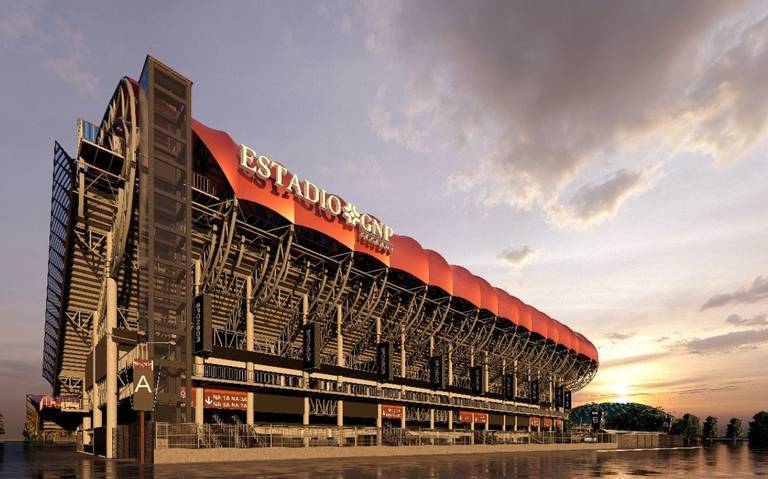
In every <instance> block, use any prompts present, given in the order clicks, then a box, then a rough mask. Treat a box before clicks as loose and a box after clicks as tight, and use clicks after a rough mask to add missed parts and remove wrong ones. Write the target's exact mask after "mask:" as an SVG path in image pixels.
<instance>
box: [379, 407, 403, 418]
mask: <svg viewBox="0 0 768 479" xmlns="http://www.w3.org/2000/svg"><path fill="white" fill-rule="evenodd" d="M403 409H404V406H397V405H394V404H382V405H381V417H383V418H384V419H402V417H403Z"/></svg>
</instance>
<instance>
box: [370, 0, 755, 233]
mask: <svg viewBox="0 0 768 479" xmlns="http://www.w3.org/2000/svg"><path fill="white" fill-rule="evenodd" d="M743 5H744V3H742V2H717V1H703V2H702V1H678V2H656V3H652V4H648V3H646V2H609V3H608V4H606V3H605V2H601V1H584V2H572V1H567V0H563V1H559V2H515V1H513V2H510V1H507V0H481V1H478V2H471V3H467V2H462V1H460V0H431V1H430V0H424V1H419V2H405V1H402V2H392V1H391V2H372V3H370V4H368V7H367V9H368V10H367V14H366V18H367V25H368V37H367V45H368V47H369V48H370V49H371V51H373V52H375V53H376V54H379V55H382V56H385V57H387V60H390V59H394V63H395V64H397V65H399V66H401V67H402V68H403V70H404V71H405V74H406V76H407V80H406V81H405V82H404V83H402V84H400V85H396V86H393V85H392V82H393V81H394V80H392V78H394V77H395V76H392V77H390V78H388V79H387V80H384V81H385V82H386V83H385V85H386V87H387V88H384V89H383V90H382V91H383V94H382V95H379V97H377V99H376V104H375V106H374V107H373V108H372V112H371V121H370V125H371V128H372V129H373V131H374V132H376V134H377V135H379V136H380V137H381V138H383V139H386V140H388V141H396V142H399V143H401V144H403V145H404V146H405V147H407V148H414V147H415V148H414V149H418V150H422V151H423V150H424V149H425V148H426V146H425V145H428V146H429V148H431V149H434V150H435V151H438V152H441V153H448V152H450V153H451V154H450V155H449V157H459V158H473V161H471V162H464V163H463V164H464V165H465V166H461V165H459V164H458V162H457V164H456V167H455V168H456V169H455V171H454V173H453V174H452V175H451V176H450V178H449V181H448V183H449V185H451V186H453V187H456V188H458V189H461V190H463V191H466V192H467V193H469V194H472V195H473V196H474V197H475V198H477V201H478V202H479V203H480V204H483V205H499V204H505V205H509V206H511V207H513V208H521V209H533V208H539V209H541V211H542V212H543V213H544V215H545V217H546V218H547V219H548V220H549V221H551V222H552V223H553V224H555V225H557V226H559V227H580V226H589V225H593V224H596V223H598V222H599V221H600V220H604V219H606V218H610V217H611V216H612V215H615V214H616V212H617V211H618V210H619V209H620V208H621V206H622V204H623V203H624V202H625V201H626V200H627V199H628V198H630V197H632V196H633V195H637V194H639V193H641V192H643V191H646V190H648V189H649V188H651V187H652V186H653V185H654V179H655V178H656V176H655V175H653V174H650V173H651V171H652V168H649V166H648V165H653V164H659V163H664V162H665V161H666V159H667V158H670V157H672V156H673V155H674V154H676V153H679V152H690V151H695V152H703V153H705V154H708V155H711V157H712V158H714V160H716V161H718V162H722V163H727V162H729V161H734V160H737V159H739V158H740V157H742V156H743V155H744V154H745V153H746V152H747V151H749V150H750V149H751V148H753V147H754V146H755V145H756V144H758V142H759V141H760V140H762V139H764V138H765V137H766V136H767V135H766V133H767V132H768V103H766V102H764V101H762V100H761V99H762V97H763V93H764V91H765V87H764V79H765V78H766V77H768V41H766V38H768V18H767V17H766V15H765V14H766V11H765V9H764V8H762V9H761V10H762V11H761V12H760V11H758V12H755V11H747V9H745V8H744V7H743ZM427 59H428V61H427ZM415 139H416V140H417V141H414V140H415ZM649 145H650V146H649ZM639 146H644V147H645V149H644V150H643V151H645V152H646V153H639V151H640V150H638V147H639ZM648 150H650V153H647V152H648ZM600 178H602V179H600ZM574 191H575V192H576V193H574V194H573V195H572V196H569V195H568V192H574Z"/></svg>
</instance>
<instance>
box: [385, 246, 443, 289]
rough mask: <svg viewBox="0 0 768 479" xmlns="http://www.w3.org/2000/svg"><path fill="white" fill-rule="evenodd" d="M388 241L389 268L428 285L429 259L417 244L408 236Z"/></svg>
mask: <svg viewBox="0 0 768 479" xmlns="http://www.w3.org/2000/svg"><path fill="white" fill-rule="evenodd" d="M389 241H390V243H392V256H391V257H390V259H389V266H390V267H391V268H395V269H399V270H400V271H405V272H406V273H408V274H410V275H411V276H414V277H415V278H417V279H419V280H421V282H423V283H424V284H429V259H428V258H427V253H426V251H424V248H422V247H421V245H420V244H419V242H418V241H416V240H415V239H413V238H411V237H409V236H401V235H394V236H392V238H390V239H389ZM446 264H447V263H446Z"/></svg>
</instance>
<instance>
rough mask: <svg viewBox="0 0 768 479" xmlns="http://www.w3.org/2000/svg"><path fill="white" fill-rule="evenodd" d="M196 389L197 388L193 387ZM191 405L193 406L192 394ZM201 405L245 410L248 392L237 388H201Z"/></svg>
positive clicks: (210, 407)
mask: <svg viewBox="0 0 768 479" xmlns="http://www.w3.org/2000/svg"><path fill="white" fill-rule="evenodd" d="M194 389H197V388H194ZM192 407H195V400H194V394H193V395H192ZM203 407H204V408H209V409H228V410H230V411H246V410H247V409H248V393H247V392H246V391H238V390H237V389H208V388H204V389H203Z"/></svg>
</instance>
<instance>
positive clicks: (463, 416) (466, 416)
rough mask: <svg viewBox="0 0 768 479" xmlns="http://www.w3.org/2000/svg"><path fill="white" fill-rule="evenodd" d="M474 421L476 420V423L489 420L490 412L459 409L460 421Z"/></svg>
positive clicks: (483, 422)
mask: <svg viewBox="0 0 768 479" xmlns="http://www.w3.org/2000/svg"><path fill="white" fill-rule="evenodd" d="M472 421H474V422H475V424H485V423H487V422H488V413H486V412H472V411H459V422H462V423H470V422H472Z"/></svg>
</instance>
